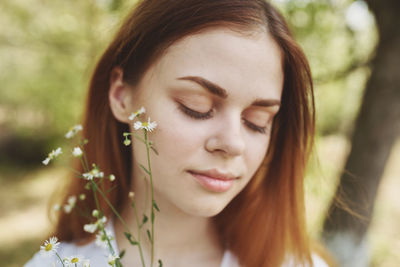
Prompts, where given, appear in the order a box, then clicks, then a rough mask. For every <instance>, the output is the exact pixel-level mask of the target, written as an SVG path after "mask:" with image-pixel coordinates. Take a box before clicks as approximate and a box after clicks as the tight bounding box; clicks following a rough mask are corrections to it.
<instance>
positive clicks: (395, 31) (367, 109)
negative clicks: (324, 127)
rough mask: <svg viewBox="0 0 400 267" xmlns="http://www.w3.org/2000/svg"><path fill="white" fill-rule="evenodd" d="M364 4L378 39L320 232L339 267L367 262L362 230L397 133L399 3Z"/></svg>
mask: <svg viewBox="0 0 400 267" xmlns="http://www.w3.org/2000/svg"><path fill="white" fill-rule="evenodd" d="M366 2H367V3H368V5H369V7H370V9H371V10H372V12H373V13H374V15H375V19H376V22H377V26H378V31H379V36H380V38H379V43H378V46H377V49H376V55H375V58H374V60H373V61H372V65H371V66H372V74H371V76H370V79H369V81H368V83H367V86H366V89H365V93H364V97H363V101H362V105H361V109H360V112H359V115H358V117H357V119H356V123H355V128H354V133H353V136H352V139H351V144H352V145H351V151H350V154H349V156H348V159H347V162H346V165H345V170H344V171H343V172H342V175H341V177H340V183H339V187H338V189H337V191H336V195H335V198H334V200H333V201H332V203H331V206H330V208H329V213H328V216H327V218H326V220H325V222H324V228H323V234H322V237H323V240H324V241H325V244H326V246H327V247H328V249H330V250H331V252H332V253H333V254H334V256H335V257H336V258H337V260H338V262H339V264H340V266H346V267H347V266H349V267H358V266H360V267H364V266H368V262H369V257H368V254H369V253H368V248H367V243H366V233H367V230H368V226H369V224H370V221H371V218H372V212H373V208H374V201H375V197H376V193H377V189H378V186H379V183H380V181H381V178H382V174H383V171H384V168H385V165H386V161H387V159H388V157H389V155H390V151H391V148H392V147H393V144H394V142H395V141H396V139H397V137H398V136H399V133H400V20H399V11H400V1H399V0H386V1H377V0H367V1H366ZM343 202H344V203H345V205H346V206H347V208H343V205H342V204H343Z"/></svg>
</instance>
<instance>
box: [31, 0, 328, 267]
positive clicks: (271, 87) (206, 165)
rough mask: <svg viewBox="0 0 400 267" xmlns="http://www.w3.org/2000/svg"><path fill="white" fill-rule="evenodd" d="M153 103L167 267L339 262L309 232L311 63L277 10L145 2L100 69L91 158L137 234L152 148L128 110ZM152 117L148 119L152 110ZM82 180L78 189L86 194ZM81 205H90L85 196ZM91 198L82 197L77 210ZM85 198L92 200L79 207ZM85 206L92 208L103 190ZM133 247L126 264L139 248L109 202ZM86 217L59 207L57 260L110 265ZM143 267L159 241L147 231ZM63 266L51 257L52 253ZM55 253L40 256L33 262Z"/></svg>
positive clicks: (88, 133)
mask: <svg viewBox="0 0 400 267" xmlns="http://www.w3.org/2000/svg"><path fill="white" fill-rule="evenodd" d="M142 106H143V107H145V109H146V113H145V114H144V115H145V116H147V117H149V118H151V121H155V122H156V123H157V128H156V129H155V130H154V131H152V132H149V135H148V137H149V139H150V140H151V141H152V142H153V146H154V148H155V149H156V151H157V152H158V155H156V153H150V161H151V169H152V175H153V184H154V198H155V200H156V203H157V204H158V207H159V209H160V212H158V213H157V214H156V219H155V225H154V229H155V243H154V254H155V258H156V259H162V262H163V266H167V267H168V266H174V267H179V266H210V267H212V266H225V267H227V266H246V267H259V266H328V265H327V263H326V262H327V261H324V260H322V258H321V257H320V256H317V254H316V252H315V251H313V248H312V245H311V241H310V240H309V238H308V236H307V233H306V228H305V225H306V224H305V218H304V217H305V213H304V192H303V178H304V170H305V167H306V163H307V158H308V155H309V152H310V149H311V145H312V140H313V133H314V99H313V88H312V80H311V73H310V69H309V66H308V63H307V60H306V58H305V56H304V54H303V52H302V51H301V49H300V47H299V46H298V45H297V44H296V42H295V41H294V39H293V37H292V35H291V34H290V32H289V30H288V27H287V25H286V23H285V21H284V19H283V17H282V16H281V15H280V14H279V12H278V11H277V10H276V9H275V8H274V7H272V6H271V5H270V4H269V3H267V2H265V1H263V0H143V1H139V3H138V4H137V6H136V7H135V9H134V10H133V12H132V13H130V14H129V15H128V17H127V19H126V21H125V22H124V24H123V25H122V27H121V28H120V30H119V31H118V33H117V34H116V36H115V38H114V40H113V41H112V42H111V44H110V45H109V47H108V48H107V50H106V51H105V52H104V54H103V56H102V57H101V59H100V61H99V62H98V64H97V67H96V69H95V71H94V73H93V76H92V80H91V84H90V88H89V93H88V97H87V104H86V113H85V119H84V122H83V129H84V130H83V136H84V138H87V139H88V140H89V143H88V144H87V145H86V146H85V149H86V154H87V158H88V161H89V162H90V163H96V164H97V165H98V166H100V168H101V170H102V171H103V172H104V173H106V174H111V173H113V174H114V175H115V177H116V180H115V181H113V182H110V181H107V182H106V183H105V187H106V190H107V188H111V187H113V186H115V185H116V188H115V189H114V190H113V191H111V193H110V194H109V195H108V199H109V200H110V202H111V203H112V204H113V206H115V207H116V208H117V210H118V212H119V213H120V214H121V215H122V217H123V218H124V220H125V221H126V222H127V225H128V226H129V227H131V229H136V228H137V226H138V225H137V221H136V219H135V215H134V212H133V209H132V207H131V206H130V199H129V198H128V192H130V191H132V192H134V193H135V196H134V199H135V203H136V207H137V209H138V213H139V214H141V213H146V212H147V208H146V199H147V197H148V196H146V186H147V182H146V181H148V180H147V178H144V177H147V174H146V173H145V172H144V170H143V169H142V168H141V167H140V165H145V164H146V162H147V154H146V147H145V146H144V144H143V143H142V142H140V141H138V140H136V138H132V145H131V146H128V147H127V146H124V144H123V142H122V141H123V133H124V132H133V131H134V129H133V126H132V122H131V121H130V120H129V116H130V115H131V114H132V113H133V112H135V111H137V110H139V108H140V107H142ZM145 118H146V117H145ZM85 183H86V181H85V180H82V179H76V178H75V179H72V180H71V184H70V186H69V187H68V189H67V190H66V195H65V199H67V198H68V196H70V195H79V194H81V193H87V191H86V190H85V189H84V185H85ZM79 203H81V202H79ZM79 203H78V206H79V205H83V204H79ZM82 203H83V202H82ZM84 205H86V206H87V207H89V208H90V209H91V210H92V209H95V207H96V205H95V201H94V198H93V197H87V199H86V200H85V201H84ZM100 206H101V207H102V210H103V211H104V213H105V215H106V217H107V218H109V220H108V222H109V223H108V224H107V229H108V230H110V231H111V232H112V233H113V234H115V238H114V240H113V241H112V245H113V247H114V249H115V250H116V251H117V252H120V251H121V250H123V249H125V255H124V257H123V258H122V259H121V260H120V262H121V263H122V264H123V265H124V266H141V255H139V252H138V249H137V246H131V245H130V244H129V241H128V240H127V239H126V238H125V236H124V231H125V230H124V226H123V225H122V224H121V223H120V221H119V220H116V219H115V218H114V217H113V212H112V211H111V210H110V208H109V205H107V203H106V202H105V201H104V200H103V199H100ZM87 223H90V220H89V219H88V218H85V217H82V216H80V215H79V214H78V213H77V212H75V211H72V212H71V213H60V214H59V218H58V223H57V225H56V230H55V232H54V235H56V236H57V237H58V238H59V239H60V240H61V241H62V242H61V245H60V248H61V250H60V251H61V252H60V254H65V256H68V254H75V255H76V254H79V255H82V256H84V257H85V258H88V259H90V261H91V266H95V267H97V266H107V253H106V252H104V251H102V250H101V249H100V248H97V247H96V246H95V244H94V240H93V237H94V236H93V234H90V233H88V232H85V231H84V229H83V226H84V224H87ZM141 235H143V237H142V238H141V240H143V244H142V248H143V257H144V259H145V262H146V264H147V265H146V266H148V264H149V258H150V250H151V246H150V244H149V242H148V241H146V240H148V239H146V232H145V230H144V228H143V229H142V232H141ZM52 260H53V259H52ZM50 261H51V260H49V259H48V260H45V259H42V258H40V256H39V255H36V256H35V257H34V258H33V259H32V260H31V261H30V262H28V263H27V264H26V266H43V265H45V264H46V263H47V262H50Z"/></svg>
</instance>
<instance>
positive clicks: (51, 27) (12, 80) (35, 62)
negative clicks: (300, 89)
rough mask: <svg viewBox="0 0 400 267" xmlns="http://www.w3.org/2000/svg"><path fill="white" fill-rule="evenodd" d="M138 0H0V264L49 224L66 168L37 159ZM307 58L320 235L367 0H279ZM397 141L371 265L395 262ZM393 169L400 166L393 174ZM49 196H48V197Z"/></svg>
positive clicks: (355, 78)
mask: <svg viewBox="0 0 400 267" xmlns="http://www.w3.org/2000/svg"><path fill="white" fill-rule="evenodd" d="M134 2H135V1H134V0H85V1H78V0H68V1H62V0H2V1H0V265H1V266H3V265H4V266H22V265H23V263H25V262H26V261H27V260H28V259H29V258H30V257H31V256H32V255H33V253H34V252H36V251H38V250H39V246H40V245H41V243H42V242H43V240H44V238H45V237H46V234H47V233H48V232H49V231H50V229H51V224H50V221H49V219H48V217H47V211H46V206H47V205H48V203H49V199H50V195H51V194H52V192H54V190H56V189H57V188H58V187H59V186H60V183H61V182H62V180H63V178H64V176H65V173H66V171H67V169H66V168H65V166H63V165H64V163H67V162H68V161H67V160H64V161H60V162H59V163H58V164H54V165H52V166H50V167H46V168H45V167H43V165H42V164H41V161H42V160H43V159H44V158H45V157H46V155H47V153H48V152H49V151H50V150H51V149H54V148H55V147H56V146H62V147H65V148H66V149H67V148H68V144H67V142H66V141H65V139H64V138H63V136H64V134H65V132H66V131H67V130H68V129H69V128H70V126H72V125H74V124H76V123H78V122H79V121H80V118H81V115H82V108H83V103H84V100H85V99H84V98H85V93H86V89H87V84H88V80H89V77H90V73H91V71H92V69H93V67H94V64H95V62H96V60H97V59H98V57H99V56H100V54H101V52H102V51H103V49H104V48H105V47H106V45H107V43H108V41H109V40H110V38H111V37H112V36H113V34H114V32H115V30H116V28H117V27H118V25H119V23H120V22H121V20H122V18H123V17H124V15H125V14H126V13H127V12H128V11H129V9H130V7H131V6H132V4H133V3H134ZM272 2H273V3H274V4H275V5H277V6H278V7H279V8H280V9H281V11H282V12H283V13H284V15H285V16H286V18H287V19H288V21H289V23H290V25H291V27H292V29H293V32H294V34H295V36H296V38H297V40H298V41H299V43H300V44H301V46H302V47H303V49H304V50H305V53H306V55H307V56H308V59H309V61H310V63H311V67H312V71H313V76H314V80H315V94H316V104H317V121H318V125H317V126H318V129H317V130H318V133H317V142H316V147H315V151H314V155H313V157H312V160H311V164H310V168H309V171H308V177H307V183H306V192H307V197H306V198H307V217H308V220H309V231H310V233H311V234H312V235H313V236H314V237H318V235H319V232H320V230H321V227H322V222H323V218H324V213H325V212H326V209H327V208H328V205H329V201H330V199H331V197H332V195H333V193H334V191H335V186H336V184H337V182H338V175H339V172H340V170H341V168H342V167H343V164H344V161H345V158H346V156H347V153H348V151H349V133H351V131H352V127H353V123H354V119H355V116H356V115H357V112H358V110H359V107H360V102H361V97H362V94H363V90H364V87H365V84H366V81H367V79H368V77H369V75H370V68H369V66H368V62H369V60H370V58H371V56H372V55H373V53H374V48H375V46H376V44H377V41H378V34H377V30H376V25H375V21H374V17H373V15H372V14H371V13H370V12H369V11H368V7H367V5H366V4H365V3H364V2H363V1H350V0H331V1H328V0H326V1H312V0H298V1H289V0H286V1H285V0H275V1H272ZM396 162H397V163H398V162H400V142H397V144H396V146H395V147H394V148H393V150H392V154H391V156H390V159H389V163H388V164H387V167H386V169H385V174H384V178H383V181H382V183H381V186H380V188H379V191H378V199H377V202H376V206H375V212H374V217H373V221H372V225H371V227H370V231H369V234H368V240H369V244H370V247H371V257H372V260H371V262H372V263H371V266H385V267H391V266H393V267H394V266H399V263H400V255H399V254H398V253H397V251H400V228H399V227H398V224H397V223H396V221H399V220H400V197H399V192H398V190H399V188H400V181H399V179H396V178H398V177H399V173H400V166H399V164H396ZM396 175H397V176H396ZM50 204H51V203H50Z"/></svg>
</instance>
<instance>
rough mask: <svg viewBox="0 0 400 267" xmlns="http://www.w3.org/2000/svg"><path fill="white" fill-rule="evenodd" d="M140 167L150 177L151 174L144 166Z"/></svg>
mask: <svg viewBox="0 0 400 267" xmlns="http://www.w3.org/2000/svg"><path fill="white" fill-rule="evenodd" d="M139 165H140V167H141V168H142V169H143V170H144V171H145V172H146V173H147V174H148V175H150V172H149V171H148V170H147V169H146V168H145V167H144V166H143V165H142V164H139Z"/></svg>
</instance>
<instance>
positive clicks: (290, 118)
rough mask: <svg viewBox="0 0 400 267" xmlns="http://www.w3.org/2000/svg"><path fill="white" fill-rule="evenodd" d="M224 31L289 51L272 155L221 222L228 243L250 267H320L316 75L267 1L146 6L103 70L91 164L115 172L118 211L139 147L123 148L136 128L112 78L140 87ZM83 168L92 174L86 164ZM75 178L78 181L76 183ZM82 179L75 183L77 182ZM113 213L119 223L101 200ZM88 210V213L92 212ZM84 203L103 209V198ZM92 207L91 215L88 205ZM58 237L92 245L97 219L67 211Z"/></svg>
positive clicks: (108, 53) (97, 77) (96, 87)
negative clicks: (164, 59)
mask: <svg viewBox="0 0 400 267" xmlns="http://www.w3.org/2000/svg"><path fill="white" fill-rule="evenodd" d="M216 26H223V27H228V28H230V29H232V30H235V31H239V32H242V33H246V32H252V31H254V30H257V29H260V28H262V29H265V30H266V31H267V34H270V35H271V36H272V37H273V39H274V41H275V42H276V43H277V44H278V46H279V47H280V49H281V51H282V55H283V56H282V64H283V72H284V84H283V92H282V99H281V108H280V110H279V112H278V114H277V115H276V117H275V119H274V122H273V128H272V133H271V141H270V146H269V148H268V152H267V154H266V156H265V158H264V160H263V162H262V164H261V166H260V167H259V169H258V170H257V172H256V174H255V176H254V177H253V178H252V180H251V181H250V182H249V184H248V185H247V186H246V187H245V188H244V189H243V191H242V192H241V193H239V194H238V195H237V196H236V197H235V198H234V199H233V200H232V201H231V202H230V203H229V204H228V205H227V207H226V208H225V209H224V210H223V211H222V212H221V213H220V214H218V215H216V216H215V217H213V218H212V220H213V222H214V223H215V225H216V227H217V229H218V234H219V240H220V241H221V244H223V245H224V246H225V248H226V249H229V250H231V251H232V253H233V254H234V255H235V256H236V257H237V258H238V259H239V261H240V264H241V265H243V266H246V267H260V266H274V267H275V266H280V265H281V264H282V263H283V262H284V261H285V259H286V257H291V259H292V260H295V262H297V263H298V264H304V265H306V264H308V263H311V249H310V246H311V245H310V241H309V238H308V235H307V232H306V223H305V207H304V192H303V180H304V173H305V167H306V163H307V159H308V157H309V154H310V150H311V147H312V143H313V137H314V124H315V107H314V95H313V84H312V78H311V72H310V68H309V65H308V62H307V59H306V57H305V55H304V53H303V52H302V49H301V48H300V47H299V45H298V44H297V43H296V42H295V41H294V39H293V36H292V34H291V33H290V31H289V28H288V25H287V24H286V22H285V20H284V18H283V17H282V15H281V14H280V13H279V12H278V11H277V10H276V9H275V8H274V7H273V6H271V5H270V4H269V3H268V2H266V1H263V0H201V1H200V0H142V1H138V3H137V4H136V5H135V7H134V9H133V10H132V12H131V13H130V14H128V16H127V17H126V19H125V21H124V23H123V24H122V26H121V27H120V29H119V31H118V32H117V33H116V35H115V37H114V39H113V40H112V42H111V43H110V45H109V46H108V48H107V49H106V50H105V52H104V53H103V55H102V56H101V58H100V60H99V61H98V64H97V65H96V67H95V70H94V72H93V75H92V78H91V81H90V85H89V91H88V95H87V99H86V110H85V113H84V120H83V123H82V125H83V132H82V135H83V137H84V138H86V139H88V140H89V143H88V144H87V145H86V146H85V152H86V155H87V158H88V161H89V163H90V164H92V163H96V164H97V165H98V166H99V167H100V169H101V170H102V171H103V172H104V173H105V174H114V175H115V176H116V177H117V178H116V180H115V181H113V182H110V181H106V180H105V184H104V186H105V191H107V189H110V188H111V187H113V186H115V185H116V188H115V189H114V190H112V191H111V192H109V193H108V195H107V198H108V199H109V201H110V202H111V203H112V205H113V206H114V207H116V209H117V210H119V211H120V210H121V209H122V208H123V206H124V203H126V202H128V201H127V196H128V191H129V189H130V188H131V184H132V180H131V179H135V178H134V177H131V168H132V167H131V164H132V160H133V159H132V153H131V149H132V148H131V147H126V146H124V145H123V142H122V140H123V132H128V131H129V128H128V125H127V124H124V123H121V122H119V121H117V120H116V119H115V118H114V116H113V114H112V112H111V109H110V106H109V101H108V93H109V85H110V74H111V71H112V69H113V68H114V67H120V68H122V70H123V73H124V77H123V79H124V81H125V82H127V83H129V84H131V85H136V84H137V83H138V82H139V81H140V79H141V77H142V76H143V74H144V72H145V71H146V70H147V69H148V68H149V66H150V65H151V64H152V63H154V62H155V60H157V59H158V58H159V57H160V56H162V53H163V52H165V51H166V49H167V48H168V47H169V46H170V45H171V44H173V43H174V42H176V41H178V40H180V39H181V38H183V37H185V36H188V35H192V34H196V33H200V32H201V31H204V30H207V29H210V28H212V27H216ZM77 168H78V169H79V170H80V171H81V172H83V169H82V167H81V166H80V164H77ZM71 176H72V175H71ZM71 178H72V177H71ZM85 182H86V181H85V180H82V179H77V178H74V179H71V180H70V183H69V185H68V186H67V187H66V189H65V196H64V201H66V199H67V198H68V196H70V195H78V194H81V193H87V192H88V191H87V190H85V189H84V186H85ZM99 199H100V206H101V207H102V209H103V211H104V213H105V215H106V216H107V215H109V216H111V215H112V211H111V210H110V208H109V206H108V205H107V203H106V202H105V201H104V200H103V199H102V198H101V197H99ZM82 203H83V202H78V208H84V207H83V204H82ZM84 205H85V207H86V208H88V209H89V210H92V209H95V208H96V205H95V201H94V198H93V196H91V197H87V199H86V200H85V201H84ZM80 206H82V207H80ZM57 219H58V220H57V223H56V228H55V232H54V233H53V234H54V235H56V236H58V237H59V239H61V240H65V241H72V240H73V241H76V242H81V243H84V242H87V240H90V239H91V236H90V234H89V233H87V232H85V231H84V230H83V225H84V224H85V223H89V219H88V218H87V217H83V216H81V215H80V214H79V213H78V212H77V211H73V212H71V213H69V214H66V213H62V212H60V213H59V214H58V217H57Z"/></svg>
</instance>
